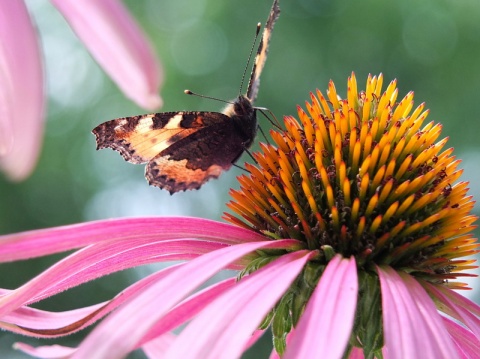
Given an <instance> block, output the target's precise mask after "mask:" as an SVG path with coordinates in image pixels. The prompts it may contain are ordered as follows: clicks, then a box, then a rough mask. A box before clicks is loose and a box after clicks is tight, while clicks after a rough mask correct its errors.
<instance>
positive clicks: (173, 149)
mask: <svg viewBox="0 0 480 359" xmlns="http://www.w3.org/2000/svg"><path fill="white" fill-rule="evenodd" d="M213 114H214V115H215V116H218V117H219V118H221V117H222V118H223V120H222V121H221V122H215V123H214V124H212V125H210V126H208V127H204V128H202V129H199V130H198V131H196V132H194V133H192V134H190V135H189V136H188V137H185V138H183V139H180V140H178V141H177V142H175V143H173V144H172V145H170V146H169V147H168V148H166V149H164V150H163V151H162V152H160V153H159V154H158V155H157V156H156V157H155V158H153V159H152V160H151V161H150V162H149V163H148V164H147V166H146V168H145V178H147V180H148V182H149V183H150V184H151V185H153V186H157V187H160V188H163V189H166V190H168V191H170V193H175V192H178V191H185V190H190V189H198V188H200V187H201V186H202V185H203V184H204V183H205V182H207V181H208V180H209V179H211V178H217V177H218V176H220V174H221V173H222V172H223V171H226V170H228V169H230V167H231V166H232V163H234V162H235V161H236V160H237V159H238V158H239V157H240V156H241V155H242V153H243V151H244V150H245V145H244V143H245V138H243V137H242V136H240V135H239V132H238V131H236V129H235V124H234V122H233V121H232V119H231V118H229V117H228V116H225V115H223V114H220V113H209V115H213Z"/></svg>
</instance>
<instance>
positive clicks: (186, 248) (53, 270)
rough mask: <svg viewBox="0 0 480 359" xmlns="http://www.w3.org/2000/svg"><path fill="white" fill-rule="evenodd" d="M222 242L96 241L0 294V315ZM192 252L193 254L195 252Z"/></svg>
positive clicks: (206, 249)
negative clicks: (148, 264) (127, 269)
mask: <svg viewBox="0 0 480 359" xmlns="http://www.w3.org/2000/svg"><path fill="white" fill-rule="evenodd" d="M138 242H140V243H138ZM142 242H143V243H142ZM225 246H226V245H225V244H220V243H215V242H213V241H212V242H204V243H203V244H202V243H201V242H200V241H198V240H172V241H160V242H151V241H148V240H146V239H142V238H137V239H136V240H131V241H129V242H125V241H121V242H104V243H99V244H96V245H93V246H90V247H87V248H84V249H83V250H80V251H78V252H76V253H73V254H71V255H70V256H68V257H66V258H64V259H62V260H61V261H59V262H57V263H56V264H55V265H53V266H52V267H50V268H48V269H47V270H45V271H44V272H42V273H41V274H39V275H38V276H37V277H35V278H33V279H31V280H30V281H29V282H27V283H26V284H24V285H22V286H21V287H19V288H18V289H16V290H14V291H11V292H10V293H9V294H8V295H5V296H3V297H2V298H0V317H2V316H4V315H5V314H7V313H9V312H11V311H12V310H15V309H16V308H18V307H20V306H22V305H25V304H29V303H32V302H35V301H38V300H40V299H43V298H45V297H49V296H51V295H53V294H55V293H58V292H61V291H63V290H66V289H68V288H71V287H74V286H77V285H79V284H81V283H85V282H88V281H90V280H92V279H95V278H98V277H100V276H102V275H106V274H109V273H113V272H116V271H120V270H123V269H126V268H129V267H133V266H138V265H142V264H147V263H152V262H161V261H162V260H163V261H172V260H182V259H191V258H194V257H196V256H197V255H198V254H203V253H205V252H209V251H212V250H216V249H219V248H223V247H225ZM194 252H197V254H196V255H195V253H194Z"/></svg>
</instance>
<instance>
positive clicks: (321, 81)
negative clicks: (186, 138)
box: [0, 0, 480, 357]
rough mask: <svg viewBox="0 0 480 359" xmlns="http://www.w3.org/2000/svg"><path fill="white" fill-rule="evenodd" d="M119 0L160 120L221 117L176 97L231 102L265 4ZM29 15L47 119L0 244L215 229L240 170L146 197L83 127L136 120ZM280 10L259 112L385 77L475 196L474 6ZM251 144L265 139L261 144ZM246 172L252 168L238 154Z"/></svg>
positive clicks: (3, 186)
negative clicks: (187, 218) (192, 223)
mask: <svg viewBox="0 0 480 359" xmlns="http://www.w3.org/2000/svg"><path fill="white" fill-rule="evenodd" d="M125 3H126V5H127V6H128V7H129V9H130V10H131V11H132V13H133V15H134V16H135V18H136V19H137V20H138V21H139V23H140V24H141V26H142V27H143V29H144V30H145V32H146V33H147V34H148V36H149V37H150V39H151V40H152V42H153V45H154V48H155V49H156V51H157V53H158V54H159V55H160V56H161V58H162V60H163V65H164V68H165V74H166V83H165V85H164V90H163V93H162V97H163V99H164V103H165V105H164V107H163V108H162V109H161V111H175V110H207V111H219V110H220V109H221V108H222V104H221V103H219V102H215V101H211V100H205V99H201V98H196V97H191V96H186V95H184V94H183V90H184V89H186V88H188V89H191V90H192V91H195V92H198V93H201V94H205V95H209V96H213V97H218V98H220V99H225V100H229V99H232V98H234V97H235V96H236V95H237V94H238V91H239V86H240V80H241V76H242V73H243V70H244V67H245V64H246V60H247V55H248V52H249V50H250V47H251V42H252V40H253V35H254V32H255V26H256V24H257V22H259V21H260V22H263V21H265V19H266V17H267V14H268V11H269V8H270V6H271V2H270V0H262V1H258V0H243V1H241V2H239V1H227V0H224V1H218V0H175V1H173V0H162V1H158V0H128V1H125ZM27 4H28V7H29V9H30V10H31V12H32V15H33V17H34V19H35V21H36V24H37V26H38V29H39V32H40V36H41V40H42V44H43V51H44V54H45V58H46V71H47V78H48V91H49V93H48V94H49V103H48V122H47V127H46V137H45V139H44V146H43V150H42V153H41V156H40V162H39V164H38V167H37V169H36V170H35V172H34V173H33V175H32V176H31V177H30V178H29V179H28V180H26V181H24V182H23V183H19V184H15V183H10V182H8V181H7V180H6V179H5V178H4V177H1V178H0V194H1V201H0V233H1V234H3V233H11V232H17V231H22V230H28V229H35V228H43V227H50V226H56V225H63V224H69V223H75V222H81V221H85V220H93V219H99V218H108V217H118V216H139V215H144V216H146V215H194V216H202V217H208V218H212V219H219V218H220V216H221V214H222V212H223V211H224V210H225V209H226V207H225V205H224V204H225V203H226V201H227V200H228V189H229V188H230V187H235V186H237V184H236V182H235V176H236V175H238V174H239V173H241V170H239V169H236V168H234V169H232V170H231V171H229V172H228V173H226V174H224V175H223V176H222V177H221V178H220V179H219V180H214V181H211V182H209V183H208V184H206V185H205V186H204V187H202V189H201V190H200V191H195V192H187V193H179V194H176V195H174V196H170V195H169V193H168V192H166V191H161V190H159V189H157V188H153V187H148V184H147V182H146V181H145V179H144V178H143V171H144V169H143V166H138V165H137V166H135V165H131V164H128V163H126V162H124V161H123V159H122V158H121V157H120V156H119V155H118V154H117V153H114V152H113V151H110V150H103V151H100V152H96V151H95V141H94V137H93V135H92V134H91V133H90V131H91V129H92V128H93V127H95V126H96V125H97V124H99V123H101V122H104V121H106V120H109V119H112V118H116V117H123V116H129V115H134V114H140V113H143V112H144V111H143V110H142V109H140V108H138V107H136V105H134V104H133V103H132V102H130V101H128V100H127V99H126V98H125V97H124V96H123V95H122V93H121V92H120V91H119V90H118V89H117V88H116V87H115V86H114V85H113V84H112V82H111V80H109V79H108V78H107V77H106V76H105V74H103V73H102V72H101V70H100V69H99V68H98V66H97V65H96V64H95V63H94V62H93V60H92V59H91V58H90V57H89V55H88V54H87V52H86V50H85V49H84V48H83V46H82V45H81V44H80V42H79V41H78V40H77V39H76V38H75V35H74V34H73V33H72V32H71V30H70V29H69V28H68V26H67V25H66V23H65V21H64V20H63V18H62V17H61V16H60V15H59V14H58V13H57V12H56V11H55V9H54V8H53V7H52V6H51V5H50V3H49V2H48V1H46V0H43V1H38V0H35V1H34V0H32V1H28V2H27ZM280 5H281V9H282V13H281V16H280V18H279V20H278V22H277V24H276V27H275V30H274V33H273V37H272V42H271V47H270V52H269V58H268V60H267V64H266V67H265V70H264V73H263V75H262V80H261V87H260V92H259V96H258V100H257V103H256V104H257V105H258V106H262V107H268V108H269V109H270V110H271V111H272V112H273V113H274V114H275V115H276V116H277V117H281V116H283V115H288V114H294V113H295V112H296V111H295V106H296V105H297V104H300V105H303V103H304V101H305V100H306V99H307V98H308V93H309V92H310V91H314V90H315V89H316V88H317V87H318V88H320V89H322V90H323V89H326V87H327V84H328V81H329V79H333V80H334V81H335V83H336V84H337V86H339V85H340V84H346V79H347V76H348V75H349V74H350V73H351V72H352V71H354V72H355V73H356V75H357V78H358V80H359V83H363V82H364V80H365V78H366V76H367V75H368V73H372V74H378V73H380V72H383V73H384V76H385V79H386V81H390V80H392V79H394V78H397V79H398V87H399V88H400V96H399V97H400V98H401V97H403V96H404V95H405V93H406V92H408V91H410V90H414V91H415V99H416V100H417V101H419V102H418V104H419V103H420V102H423V101H425V102H426V103H427V108H430V109H431V112H430V115H429V119H430V120H433V121H435V122H441V123H442V124H443V125H444V127H443V136H449V137H450V140H449V142H448V145H449V146H453V147H455V153H456V155H457V156H458V157H459V158H462V159H463V160H464V162H463V165H462V167H463V168H464V169H465V174H464V178H463V179H464V180H469V181H470V182H471V185H470V188H471V192H470V193H471V194H472V195H474V196H475V197H476V198H477V200H478V199H479V198H480V184H479V183H480V181H479V179H480V170H479V166H478V161H479V157H480V145H479V139H478V138H479V134H480V111H479V110H478V108H477V106H478V101H477V99H478V98H479V97H480V36H479V34H480V2H478V0H463V1H447V0H424V1H421V2H419V1H415V0H405V1H397V2H393V1H380V0H370V1H355V0H338V1H333V0H332V1H317V0H281V3H280ZM344 86H345V85H344ZM244 88H245V85H244ZM337 90H338V92H339V93H345V92H346V89H345V88H339V89H337ZM261 124H262V128H263V129H264V131H265V130H268V128H269V123H268V121H266V120H265V119H263V118H262V119H261ZM258 141H264V139H263V138H262V137H261V135H260V136H259V137H258V140H257V142H258ZM254 149H255V146H254ZM242 161H250V158H249V157H248V155H245V156H244V157H243V158H242V160H240V164H241V163H242ZM477 214H478V210H477ZM55 259H58V257H56V258H46V259H42V260H35V261H31V262H28V263H27V262H24V263H16V264H14V265H13V264H10V265H2V266H0V271H1V273H2V275H1V276H0V286H1V287H6V288H14V287H16V286H18V285H20V284H22V283H23V282H25V281H26V280H28V279H29V278H31V277H32V276H33V275H34V274H35V273H38V272H39V271H40V270H42V269H44V268H46V266H47V265H48V264H49V263H52V262H53V261H54V260H55ZM137 275H138V274H136V273H135V272H132V271H131V272H127V273H120V274H118V275H115V276H110V277H108V278H104V279H102V280H99V281H97V282H95V283H91V284H89V285H88V286H84V287H82V288H80V289H75V290H72V291H68V292H67V293H64V294H62V295H61V296H59V297H58V299H57V300H55V301H53V300H52V301H48V302H46V303H44V304H43V303H42V306H41V307H42V308H45V309H49V310H66V309H71V308H75V307H78V306H84V305H87V304H92V303H95V302H98V301H100V300H106V299H108V298H111V297H112V296H113V295H115V294H116V293H117V292H118V291H119V290H120V289H121V288H123V287H125V286H126V285H127V283H130V282H132V280H134V279H133V278H135V277H136V276H137ZM140 275H142V274H140ZM475 281H476V282H477V283H478V280H477V279H475ZM472 285H473V286H474V287H475V284H474V283H472ZM477 287H478V285H477ZM86 293H88V294H86ZM81 334H82V335H84V333H81ZM20 339H22V340H23V339H24V338H20V337H15V336H12V335H10V334H7V333H1V334H0V350H1V351H2V353H3V352H4V351H5V350H7V349H8V348H9V347H10V345H11V343H12V342H13V341H15V340H20ZM75 340H76V338H74V337H72V338H68V339H67V340H66V342H65V343H66V344H67V345H68V344H70V345H75ZM26 341H28V342H30V343H35V341H32V340H26ZM267 342H268V340H267ZM258 350H261V349H258ZM258 353H259V352H257V353H256V355H258ZM13 355H16V354H15V353H13V352H11V356H13ZM139 357H141V355H140V354H139ZM256 357H258V356H256Z"/></svg>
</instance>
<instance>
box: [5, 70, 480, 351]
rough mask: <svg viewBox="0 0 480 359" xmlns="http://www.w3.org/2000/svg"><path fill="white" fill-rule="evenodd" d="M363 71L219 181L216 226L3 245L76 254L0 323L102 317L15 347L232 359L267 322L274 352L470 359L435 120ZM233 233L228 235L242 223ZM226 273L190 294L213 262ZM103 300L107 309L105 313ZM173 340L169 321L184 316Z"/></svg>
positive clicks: (12, 295)
mask: <svg viewBox="0 0 480 359" xmlns="http://www.w3.org/2000/svg"><path fill="white" fill-rule="evenodd" d="M382 81H383V77H382V76H381V75H380V76H379V77H378V78H377V77H369V78H368V80H367V88H366V90H365V91H362V92H357V84H356V79H355V76H354V75H352V76H351V77H350V78H349V80H348V93H347V98H346V99H341V98H340V97H339V96H338V94H337V93H336V90H335V87H334V84H333V82H331V83H330V85H329V89H328V92H327V97H325V96H324V95H323V94H322V93H321V92H320V91H317V93H316V95H314V94H312V95H311V101H312V102H311V103H307V104H306V107H307V110H308V114H307V113H306V112H305V111H303V110H302V109H301V108H300V107H299V108H298V115H299V118H300V122H299V121H297V120H296V119H295V118H293V117H291V116H287V117H285V121H284V122H285V127H286V130H280V131H272V132H271V135H272V138H273V140H274V142H275V145H273V144H267V145H262V148H261V152H260V153H256V154H255V155H254V157H255V159H256V161H257V164H256V165H247V169H248V171H249V174H248V175H243V176H241V177H240V183H241V188H240V189H239V190H232V191H231V195H232V197H233V200H232V202H230V203H229V207H230V208H231V210H232V211H233V212H234V213H230V214H225V218H226V219H227V220H228V221H230V222H233V223H234V224H235V225H227V224H222V223H218V222H213V221H208V220H202V219H195V218H143V219H140V218H138V219H120V220H110V221H99V222H91V223H86V224H80V225H75V226H67V227H60V228H53V229H45V230H40V231H32V232H25V233H19V234H12V235H6V236H2V237H0V260H1V261H14V260H20V259H25V258H31V257H36V256H41V255H46V254H49V253H56V252H61V251H64V250H67V249H74V248H81V249H79V250H78V251H77V252H75V253H73V254H71V255H69V256H68V257H66V258H64V259H63V260H61V261H60V262H58V263H57V264H56V265H54V266H52V267H51V268H49V269H47V270H46V271H44V272H43V273H41V274H40V275H38V276H37V277H35V278H33V279H32V280H30V281H29V282H27V283H26V284H24V285H23V286H21V287H19V288H17V289H14V290H6V289H5V290H3V292H2V293H3V296H2V297H0V323H1V326H2V328H4V329H7V330H10V331H13V332H16V333H20V334H24V335H32V336H38V337H50V338H51V337H56V336H60V335H65V334H68V333H71V332H74V331H77V330H80V329H82V328H84V327H86V326H87V325H90V324H92V323H94V322H95V321H97V320H98V319H99V318H101V317H104V316H105V315H106V314H109V315H108V317H106V318H105V319H104V320H103V322H102V323H101V324H99V325H97V326H96V328H94V329H93V330H92V332H91V333H90V334H88V335H87V336H86V338H85V339H84V340H83V341H82V342H81V343H80V344H79V346H78V348H66V347H60V346H45V347H39V348H33V347H31V346H28V345H25V344H17V348H19V349H21V350H23V351H25V352H27V353H30V354H32V355H36V356H40V357H44V358H52V357H59V356H61V357H72V358H94V357H97V358H103V357H108V358H122V357H124V356H125V355H127V354H128V353H129V352H131V351H132V350H134V349H136V348H142V349H143V350H144V352H145V353H146V355H147V356H148V357H151V358H157V357H162V358H163V357H166V358H184V357H191V358H214V357H215V358H238V357H240V356H241V354H242V353H243V352H244V351H245V350H246V349H247V348H248V347H250V346H251V345H252V344H253V343H255V341H256V340H257V339H258V338H259V337H260V336H261V335H262V333H263V332H264V331H265V330H266V329H267V328H269V327H270V328H271V330H272V333H273V343H274V352H272V357H284V358H342V357H351V358H362V357H365V358H373V357H377V358H414V357H419V356H420V355H421V357H425V358H475V357H478V352H479V349H480V341H479V337H480V322H479V319H478V317H479V315H480V307H479V306H478V305H476V304H475V303H473V302H471V301H469V300H467V299H465V298H464V297H462V296H461V295H459V294H458V293H456V292H455V290H458V289H466V286H465V285H464V284H462V283H460V282H457V278H458V277H462V276H469V275H471V274H469V273H468V270H470V269H472V268H473V267H474V266H473V260H471V259H465V258H464V257H466V256H470V255H472V254H475V253H477V252H478V244H477V243H476V242H475V239H474V238H473V237H472V234H471V233H470V232H471V230H472V229H473V224H472V223H473V222H474V220H475V219H476V218H475V216H473V215H471V214H470V212H471V210H472V207H473V201H472V199H471V197H469V196H467V184H466V183H464V182H457V180H458V179H459V176H460V174H461V171H460V170H457V168H456V167H457V165H458V162H459V161H458V160H456V159H455V158H454V157H453V156H452V150H451V149H447V150H443V147H444V146H445V144H446V140H440V141H437V139H438V137H439V135H440V129H441V126H440V125H438V124H437V125H436V124H434V123H433V122H430V123H428V124H426V125H424V124H423V122H424V120H425V118H426V117H427V114H428V112H427V111H424V105H423V104H422V105H420V106H419V107H417V108H416V109H414V110H413V111H412V108H413V93H409V94H407V96H406V97H405V98H404V99H403V100H401V101H400V102H398V103H397V94H398V90H397V89H396V82H395V81H394V82H392V83H391V84H390V85H389V86H388V87H387V89H386V90H385V91H384V92H383V93H382ZM242 227H243V228H242ZM171 260H182V261H183V262H181V263H180V264H177V265H175V266H172V267H168V268H167V269H164V270H162V271H159V272H157V273H154V274H152V275H150V276H149V277H146V278H144V279H142V280H140V281H139V282H137V283H135V284H133V285H132V286H130V287H128V288H127V289H125V290H124V291H123V292H122V293H120V294H119V295H117V296H116V297H115V298H113V299H112V300H110V301H108V302H104V303H98V304H96V305H94V306H90V307H86V308H80V309H76V310H72V311H66V312H57V313H52V312H47V311H40V310H37V309H33V308H31V307H30V306H29V305H30V304H31V303H33V302H36V301H39V300H41V299H43V298H46V297H49V296H52V295H54V294H56V293H58V292H60V291H62V290H65V289H68V288H71V287H73V286H76V285H79V284H81V283H84V282H86V281H89V280H92V279H94V278H97V277H99V276H102V275H106V274H108V273H111V272H113V271H117V270H121V269H125V268H129V267H133V266H137V265H141V264H146V263H152V262H160V261H171ZM225 268H229V269H236V270H239V271H240V273H239V276H238V278H237V279H227V280H224V281H222V282H220V283H217V284H215V285H212V286H209V287H206V288H204V289H203V290H201V291H198V292H195V290H196V289H197V288H198V286H199V285H201V284H202V283H203V282H204V281H205V280H207V279H208V278H210V277H211V276H212V275H213V274H215V273H217V272H218V271H220V270H222V269H225ZM113 309H115V311H114V312H112V313H110V312H111V311H112V310H113ZM185 324H186V326H185V328H184V329H183V330H181V331H180V333H179V334H174V333H173V330H174V329H176V328H178V327H179V326H181V325H185Z"/></svg>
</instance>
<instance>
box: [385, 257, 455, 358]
mask: <svg viewBox="0 0 480 359" xmlns="http://www.w3.org/2000/svg"><path fill="white" fill-rule="evenodd" d="M377 268H378V274H379V277H380V285H381V290H382V311H383V326H384V335H385V347H386V349H387V351H388V357H389V358H414V357H416V356H418V353H422V357H424V358H457V357H458V353H457V351H456V349H455V345H454V343H453V341H452V339H451V337H450V335H449V334H448V332H447V330H446V328H445V326H444V323H443V321H442V318H441V316H440V315H439V313H438V312H437V308H436V307H435V304H434V303H433V301H432V299H431V298H430V297H429V295H428V294H427V292H426V291H425V290H424V289H423V288H422V286H421V285H420V284H419V283H418V282H417V281H416V280H415V279H413V278H412V277H411V276H410V275H408V274H405V273H402V272H397V271H396V270H394V269H392V268H391V267H387V266H383V267H377Z"/></svg>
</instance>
